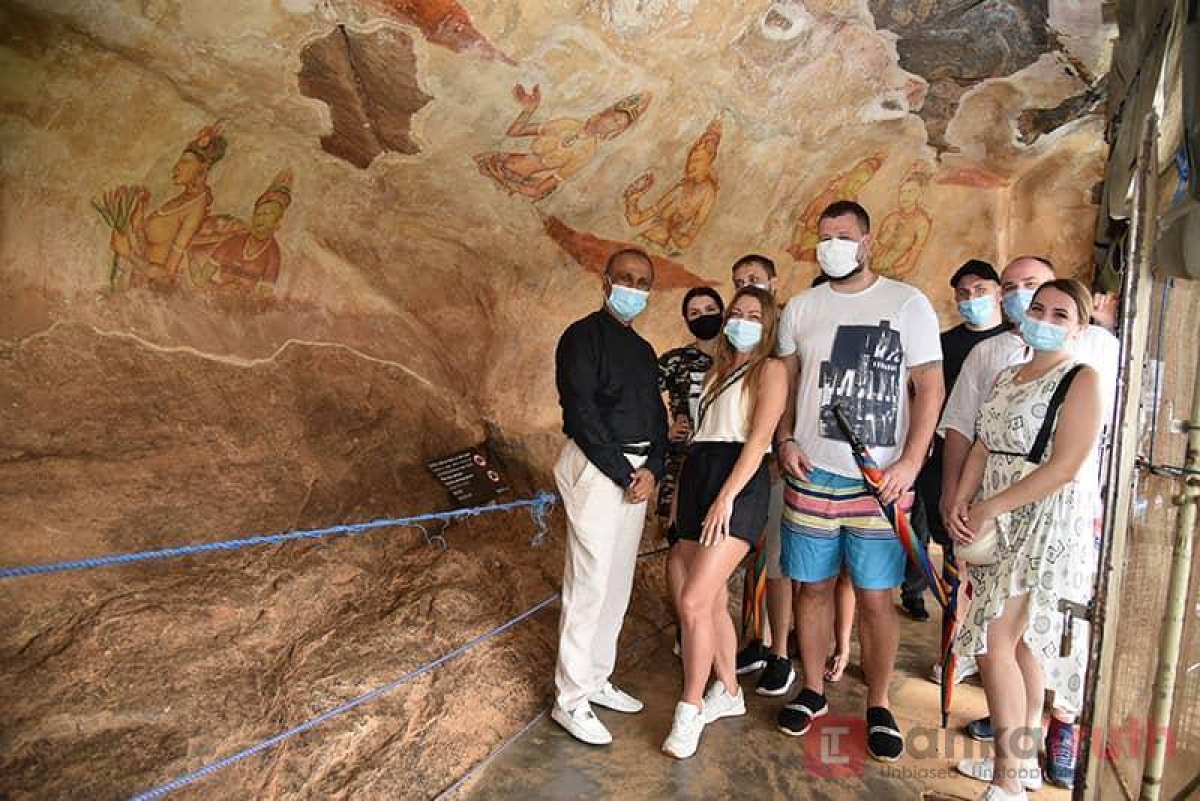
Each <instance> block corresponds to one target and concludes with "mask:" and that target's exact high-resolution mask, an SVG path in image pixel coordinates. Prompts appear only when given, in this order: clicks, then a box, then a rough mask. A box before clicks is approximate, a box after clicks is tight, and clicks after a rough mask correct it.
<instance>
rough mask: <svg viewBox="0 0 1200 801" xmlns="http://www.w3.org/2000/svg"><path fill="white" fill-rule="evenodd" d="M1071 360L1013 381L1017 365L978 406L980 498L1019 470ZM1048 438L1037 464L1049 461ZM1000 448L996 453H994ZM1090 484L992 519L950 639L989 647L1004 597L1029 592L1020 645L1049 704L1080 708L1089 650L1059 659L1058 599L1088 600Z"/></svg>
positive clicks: (959, 647) (962, 650) (970, 649)
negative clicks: (1030, 656) (1038, 670)
mask: <svg viewBox="0 0 1200 801" xmlns="http://www.w3.org/2000/svg"><path fill="white" fill-rule="evenodd" d="M1072 364H1073V362H1071V361H1070V360H1068V361H1067V363H1065V364H1063V365H1060V366H1059V367H1056V368H1054V369H1053V370H1051V371H1050V372H1048V373H1047V374H1046V375H1044V376H1042V377H1041V378H1038V379H1037V380H1035V381H1030V382H1028V383H1024V384H1018V383H1016V382H1015V381H1014V377H1015V376H1016V373H1017V370H1018V369H1019V368H1017V367H1010V368H1008V369H1006V370H1004V371H1003V372H1001V373H1000V375H999V376H998V377H997V378H996V385H995V387H994V388H993V389H992V392H991V395H990V396H989V397H988V400H987V401H986V402H985V403H984V405H983V408H982V409H980V412H979V418H978V421H977V436H978V437H979V438H980V440H981V441H982V442H983V444H984V445H985V446H986V447H987V449H988V451H989V454H988V459H987V465H986V467H985V469H984V474H983V484H982V486H981V488H980V492H979V497H980V498H990V497H992V496H994V495H996V494H998V493H1000V492H1002V491H1003V490H1005V489H1007V488H1008V487H1010V486H1011V485H1012V484H1014V483H1015V482H1016V481H1018V480H1019V479H1020V477H1021V475H1022V472H1023V470H1022V464H1023V463H1024V462H1025V459H1024V458H1023V457H1022V456H1020V455H1011V454H1027V453H1029V451H1030V450H1032V448H1033V441H1034V439H1035V438H1036V437H1037V433H1038V430H1039V429H1040V428H1041V426H1042V421H1043V420H1044V419H1045V417H1046V409H1047V406H1048V405H1049V402H1050V397H1051V395H1053V394H1054V390H1055V388H1056V387H1057V386H1058V383H1059V381H1060V380H1061V379H1062V377H1063V375H1064V373H1066V371H1067V370H1068V369H1069V368H1070V367H1071V365H1072ZM1052 449H1053V440H1052V441H1051V445H1050V448H1048V449H1047V452H1046V455H1045V457H1043V461H1045V460H1047V459H1049V457H1050V452H1051V450H1052ZM997 451H1000V453H997ZM1092 486H1094V482H1087V481H1079V480H1078V479H1076V480H1073V481H1071V482H1070V483H1068V484H1066V485H1065V486H1063V487H1062V488H1060V489H1059V490H1057V491H1056V492H1054V493H1052V494H1051V495H1049V496H1047V497H1045V498H1043V499H1041V500H1040V501H1036V502H1034V503H1031V504H1029V505H1027V506H1022V507H1020V508H1018V509H1015V510H1013V511H1012V512H1011V513H1009V514H1006V515H1000V516H999V518H998V519H997V526H998V529H999V535H1000V536H999V540H1000V545H999V549H1000V559H999V561H997V562H996V563H995V564H992V565H983V566H980V565H971V566H970V572H969V582H970V585H969V590H970V593H971V602H970V606H969V607H968V609H967V613H966V616H965V618H964V620H963V626H962V629H961V630H960V632H959V635H958V639H957V641H956V642H955V646H954V648H955V652H956V653H958V654H960V655H978V654H983V653H986V652H987V631H988V625H989V623H990V622H991V621H992V620H994V619H995V618H997V617H999V616H1000V614H1001V613H1002V612H1003V611H1004V604H1005V602H1006V601H1008V600H1009V599H1010V598H1015V597H1018V596H1021V595H1025V594H1028V596H1029V622H1028V625H1027V626H1026V628H1025V633H1024V635H1023V637H1024V640H1025V644H1026V645H1027V646H1028V647H1029V649H1030V650H1031V651H1032V652H1033V653H1034V654H1035V655H1036V656H1037V658H1038V661H1039V663H1040V664H1041V665H1042V669H1043V671H1044V672H1045V676H1046V688H1047V689H1049V690H1053V691H1054V692H1055V693H1056V701H1055V706H1056V707H1059V708H1063V709H1069V710H1072V709H1073V710H1078V708H1079V705H1080V703H1081V702H1082V696H1083V673H1084V667H1085V665H1086V661H1087V652H1086V649H1083V648H1072V649H1071V654H1070V655H1069V657H1066V658H1062V657H1060V651H1061V646H1062V633H1063V614H1062V612H1061V611H1060V610H1059V607H1058V602H1059V600H1060V599H1061V598H1064V597H1065V598H1072V599H1073V598H1078V597H1086V595H1087V583H1088V581H1090V579H1091V577H1092V576H1093V575H1094V570H1093V569H1092V566H1091V565H1089V564H1087V560H1086V559H1081V558H1080V554H1082V553H1084V552H1085V551H1086V550H1090V546H1091V542H1090V541H1091V538H1092V536H1093V534H1092V528H1093V523H1094V519H1095V510H1096V505H1097V503H1098V499H1097V498H1095V497H1093V495H1094V491H1093V490H1091V489H1090V487H1092Z"/></svg>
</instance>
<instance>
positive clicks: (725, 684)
mask: <svg viewBox="0 0 1200 801" xmlns="http://www.w3.org/2000/svg"><path fill="white" fill-rule="evenodd" d="M778 320H779V311H778V308H777V306H776V305H775V299H774V298H773V297H772V296H771V293H770V292H768V291H766V290H763V289H759V288H758V287H753V286H748V287H744V288H742V289H740V290H738V292H737V294H736V295H734V297H733V301H732V302H731V303H730V305H729V310H728V312H727V313H726V316H725V324H724V328H723V336H722V337H721V339H720V342H719V344H718V345H717V350H716V354H715V358H714V361H713V366H712V368H711V369H710V370H709V373H708V376H707V377H706V379H705V383H704V390H703V394H702V395H701V399H700V408H699V414H698V420H697V424H696V433H695V436H694V437H693V438H692V447H691V450H690V451H689V453H688V456H687V459H686V460H685V461H684V464H683V469H682V472H681V473H680V476H679V488H678V493H677V495H676V521H675V523H676V529H677V530H678V533H679V544H678V546H676V547H677V548H679V550H680V556H681V558H682V561H683V563H684V566H685V571H686V578H685V579H684V584H683V589H682V591H681V592H680V597H679V605H678V612H679V619H680V622H681V624H682V627H683V682H684V685H683V697H682V698H681V699H680V701H679V703H678V704H677V705H676V707H675V719H674V723H673V725H672V727H671V733H670V735H669V736H668V737H667V739H666V741H665V742H664V743H663V751H665V752H666V753H668V754H670V755H671V756H674V757H677V758H679V759H686V758H688V757H690V756H691V755H692V754H694V753H695V752H696V748H697V746H698V745H699V743H700V734H701V733H702V732H703V730H704V726H705V724H706V723H711V722H713V721H714V720H717V719H719V718H723V717H730V716H734V715H742V714H745V712H746V704H745V699H744V697H743V695H742V690H741V688H740V687H739V686H738V683H737V673H736V667H735V659H736V655H737V633H736V631H735V630H734V625H733V619H732V618H731V617H730V615H729V598H728V593H727V591H726V582H727V581H728V580H729V577H730V576H731V575H732V574H733V571H734V570H735V569H736V568H737V566H738V564H739V563H740V562H741V561H742V559H743V558H745V556H746V554H747V553H748V552H749V551H750V549H751V547H753V545H754V544H755V543H756V542H757V540H758V538H759V535H760V534H761V533H762V531H763V526H764V525H765V523H766V518H767V506H768V503H769V501H770V491H771V488H770V477H769V474H768V472H767V466H766V464H765V462H764V457H765V456H766V455H767V454H768V453H769V451H770V444H771V436H772V434H773V433H774V431H775V426H776V424H777V423H778V422H779V417H780V415H781V414H782V413H783V407H784V403H785V400H786V397H787V374H786V373H785V371H784V367H783V364H782V363H781V362H779V360H777V359H775V358H773V357H772V353H773V351H774V348H775V339H776V329H777V327H778ZM713 673H715V674H716V681H715V682H713V685H712V687H711V688H709V689H708V692H707V693H706V692H705V686H706V685H707V684H708V680H709V676H710V675H711V674H713Z"/></svg>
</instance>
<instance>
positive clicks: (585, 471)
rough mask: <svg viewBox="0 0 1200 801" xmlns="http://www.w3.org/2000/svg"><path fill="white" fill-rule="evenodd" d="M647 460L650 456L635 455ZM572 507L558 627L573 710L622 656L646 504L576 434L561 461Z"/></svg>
mask: <svg viewBox="0 0 1200 801" xmlns="http://www.w3.org/2000/svg"><path fill="white" fill-rule="evenodd" d="M628 459H629V460H630V462H632V464H633V466H634V467H635V468H636V467H640V466H641V465H642V464H643V463H644V462H645V461H646V458H645V457H644V456H629V457H628ZM554 480H555V483H556V484H557V485H558V493H559V496H560V497H561V498H562V502H563V509H565V510H566V513H567V553H566V567H565V569H564V570H563V588H562V616H561V618H560V619H559V626H558V664H557V667H556V668H555V671H554V685H555V687H556V688H557V698H556V700H557V702H558V705H559V706H560V707H562V708H563V709H565V710H568V711H571V710H574V709H575V708H576V707H578V706H579V705H580V704H582V703H584V702H585V701H587V699H588V697H589V696H591V695H592V694H593V693H595V692H597V691H598V690H600V689H601V688H602V687H604V683H605V682H606V681H608V677H609V676H611V675H612V672H613V667H614V666H615V665H616V663H617V636H618V635H619V634H620V633H621V624H622V623H623V622H624V620H625V610H626V609H627V608H628V607H629V593H630V591H631V590H632V589H633V572H634V568H635V566H636V564H637V554H638V546H639V545H640V544H641V541H642V528H643V527H644V526H645V523H646V504H645V503H644V502H643V503H638V504H631V503H626V501H625V491H624V490H623V489H621V488H620V487H618V486H617V485H616V484H614V483H613V482H612V480H611V479H609V477H608V476H606V475H604V473H602V472H600V469H599V468H597V467H596V466H595V465H594V464H592V463H591V461H589V460H588V458H587V457H586V456H584V454H583V451H582V450H580V449H579V446H578V445H576V444H575V442H574V441H572V440H568V441H567V444H566V445H565V446H564V447H563V449H562V453H561V454H560V455H559V457H558V463H557V464H556V465H555V466H554Z"/></svg>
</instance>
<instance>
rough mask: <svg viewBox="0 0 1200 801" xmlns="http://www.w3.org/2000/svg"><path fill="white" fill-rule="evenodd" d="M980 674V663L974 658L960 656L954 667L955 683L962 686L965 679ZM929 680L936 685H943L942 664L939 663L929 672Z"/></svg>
mask: <svg viewBox="0 0 1200 801" xmlns="http://www.w3.org/2000/svg"><path fill="white" fill-rule="evenodd" d="M978 673H979V663H978V662H976V661H975V657H973V656H960V657H959V658H958V659H957V660H956V662H955V665H954V683H955V684H961V683H962V680H963V679H966V678H970V677H971V676H974V675H976V674H978ZM929 680H930V681H932V682H933V683H934V684H941V683H942V663H941V662H938V663H937V664H935V665H934V666H933V670H931V671H930V672H929Z"/></svg>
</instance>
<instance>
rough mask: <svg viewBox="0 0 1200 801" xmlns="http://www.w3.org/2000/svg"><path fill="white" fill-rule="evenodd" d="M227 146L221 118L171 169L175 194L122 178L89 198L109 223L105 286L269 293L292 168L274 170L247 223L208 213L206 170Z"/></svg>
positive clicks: (267, 295)
mask: <svg viewBox="0 0 1200 801" xmlns="http://www.w3.org/2000/svg"><path fill="white" fill-rule="evenodd" d="M228 147H229V144H228V140H227V139H226V137H225V134H224V130H223V127H222V123H220V122H217V123H214V124H213V125H208V126H205V127H204V128H201V129H200V131H199V132H198V133H197V134H196V136H195V137H194V138H193V139H192V140H191V141H189V142H188V143H187V145H186V146H184V149H183V152H182V153H181V154H180V155H179V158H178V159H177V160H176V162H175V165H174V166H173V167H172V168H171V183H172V184H174V185H175V186H177V187H179V193H178V194H176V195H174V196H173V197H171V198H168V199H167V200H166V201H164V202H163V203H162V204H160V205H157V206H155V205H154V204H153V203H152V201H151V194H150V190H149V189H148V188H147V187H145V186H141V185H123V186H120V187H117V188H116V189H111V190H108V191H105V192H102V193H101V194H100V195H99V196H98V197H96V198H94V199H93V200H92V207H93V208H94V209H95V210H96V211H97V212H98V213H99V214H100V216H101V218H102V219H103V220H104V222H105V223H106V224H107V225H108V226H109V228H110V229H111V233H110V234H109V245H110V247H111V249H112V256H111V259H110V261H109V264H108V270H107V276H106V279H107V285H108V289H109V291H111V292H117V291H120V290H124V289H128V288H130V287H145V288H150V289H154V290H158V291H175V290H181V289H182V290H187V291H190V292H195V293H212V294H215V295H218V296H226V297H237V296H248V297H254V298H256V299H258V300H268V299H270V298H271V296H272V295H273V294H274V291H275V284H276V282H277V281H278V280H279V274H280V270H281V267H282V256H281V253H280V249H279V243H278V242H277V241H276V240H275V232H276V230H277V229H278V228H279V225H280V222H281V221H282V219H283V215H284V212H286V211H287V209H288V207H289V206H290V205H291V204H292V183H293V180H294V179H293V175H292V172H291V170H288V169H285V170H281V171H280V172H279V173H278V174H276V176H275V177H274V179H273V180H272V181H271V182H270V185H269V186H268V187H267V188H266V190H265V191H264V192H263V193H262V194H261V195H259V197H258V198H257V199H256V200H255V202H254V207H253V209H252V210H251V212H250V214H249V221H248V222H247V221H244V220H242V219H240V218H238V217H236V216H235V215H231V214H217V215H213V214H212V213H211V212H212V207H213V191H212V187H211V186H210V185H209V183H208V179H209V171H210V169H211V168H212V167H213V166H215V165H216V164H217V163H218V162H220V161H221V160H222V159H223V158H224V157H225V154H226V152H227V150H228Z"/></svg>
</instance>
